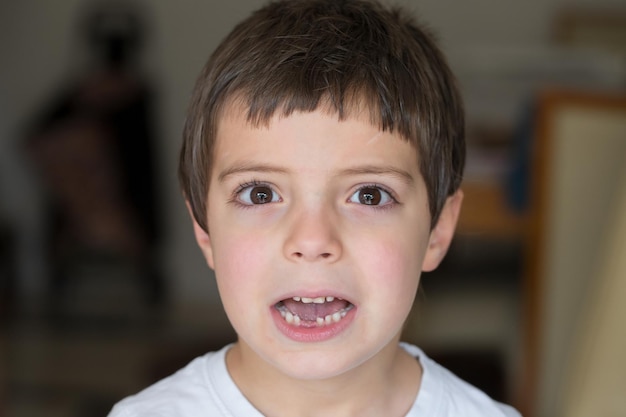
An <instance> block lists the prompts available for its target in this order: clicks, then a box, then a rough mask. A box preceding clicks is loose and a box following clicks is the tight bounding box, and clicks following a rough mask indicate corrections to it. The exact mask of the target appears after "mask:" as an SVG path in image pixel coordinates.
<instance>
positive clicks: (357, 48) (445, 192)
mask: <svg viewBox="0 0 626 417" xmlns="http://www.w3.org/2000/svg"><path fill="white" fill-rule="evenodd" d="M407 16H408V14H407V13H405V12H404V11H402V10H400V9H387V8H385V7H383V6H382V5H380V4H378V3H375V2H373V1H368V0H282V1H276V2H272V3H269V4H268V5H266V6H265V7H263V8H261V9H260V10H258V11H257V12H255V13H253V14H252V15H251V16H250V17H248V18H247V19H245V20H244V21H242V22H241V23H240V24H239V25H237V26H236V27H235V28H234V29H233V31H232V32H231V33H230V34H229V35H228V36H227V37H226V38H225V39H224V40H223V41H222V42H221V44H220V45H219V46H218V47H217V49H216V50H215V51H214V52H213V54H212V55H211V57H210V58H209V60H208V62H207V64H206V65H205V67H204V69H203V71H202V73H201V74H200V76H199V78H198V81H197V83H196V86H195V90H194V93H193V97H192V100H191V105H190V108H189V111H188V116H187V120H186V123H185V128H184V133H183V145H182V149H181V154H180V165H179V178H180V182H181V186H182V189H183V192H184V194H185V198H186V199H187V200H188V201H189V204H190V205H191V209H192V212H193V215H194V217H195V219H196V221H197V222H198V224H199V225H200V226H201V227H202V228H203V229H205V231H208V230H207V223H206V204H207V197H208V191H209V190H208V188H209V183H210V175H211V166H212V158H213V155H212V153H213V147H214V142H215V136H216V131H217V125H218V123H219V118H220V116H221V113H222V111H223V110H224V108H225V106H226V105H227V104H228V103H230V102H231V101H232V100H235V99H236V100H237V103H238V104H239V103H242V104H243V105H244V109H245V108H247V118H248V120H249V122H250V123H252V124H253V125H260V124H267V123H268V122H269V120H270V119H271V117H272V116H273V115H274V114H275V112H276V111H279V112H281V114H282V115H285V116H287V115H289V114H291V113H293V112H294V111H304V112H309V111H314V110H316V109H317V108H318V107H320V106H321V105H325V106H327V107H328V108H329V109H330V110H331V111H334V112H336V113H337V114H338V116H339V118H340V119H345V118H346V117H348V116H349V115H350V112H351V111H354V110H356V109H357V108H365V109H367V110H369V112H370V117H371V121H372V124H374V125H377V126H379V128H380V129H381V130H388V131H391V132H394V131H395V132H398V133H399V134H400V135H401V136H402V137H403V138H405V139H406V140H408V141H409V142H410V143H411V144H413V145H414V146H415V148H416V149H417V154H418V158H419V159H418V161H417V162H418V163H419V166H420V171H421V174H422V176H423V177H424V181H425V182H426V187H427V189H428V200H429V209H430V214H431V227H434V225H435V224H436V222H437V220H438V218H439V213H440V212H441V209H442V207H443V204H444V203H445V200H446V198H447V197H448V196H449V195H452V194H453V193H454V192H455V191H456V190H457V189H458V187H459V185H460V182H461V178H462V174H463V166H464V162H465V137H464V136H465V129H464V113H463V106H462V103H461V99H460V95H459V92H458V89H457V86H456V81H455V79H454V76H453V75H452V73H451V71H450V69H449V67H448V65H447V63H446V61H445V59H444V57H443V55H442V54H441V52H440V51H439V49H438V48H437V46H436V45H435V43H434V41H433V39H432V37H431V36H430V35H429V33H428V32H427V31H426V30H424V29H423V28H421V27H420V26H418V25H417V24H416V23H415V22H414V21H413V20H411V19H410V18H409V17H407Z"/></svg>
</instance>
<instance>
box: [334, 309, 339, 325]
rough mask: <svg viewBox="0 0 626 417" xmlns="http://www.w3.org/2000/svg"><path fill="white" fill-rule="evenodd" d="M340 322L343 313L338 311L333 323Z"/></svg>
mask: <svg viewBox="0 0 626 417" xmlns="http://www.w3.org/2000/svg"><path fill="white" fill-rule="evenodd" d="M339 320H341V313H340V312H339V311H338V312H336V313H334V314H333V321H334V322H335V323H337V322H338V321H339Z"/></svg>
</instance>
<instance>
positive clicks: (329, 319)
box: [324, 314, 333, 324]
mask: <svg viewBox="0 0 626 417" xmlns="http://www.w3.org/2000/svg"><path fill="white" fill-rule="evenodd" d="M332 322H333V316H331V315H330V314H329V315H327V316H326V317H324V323H326V324H330V323H332Z"/></svg>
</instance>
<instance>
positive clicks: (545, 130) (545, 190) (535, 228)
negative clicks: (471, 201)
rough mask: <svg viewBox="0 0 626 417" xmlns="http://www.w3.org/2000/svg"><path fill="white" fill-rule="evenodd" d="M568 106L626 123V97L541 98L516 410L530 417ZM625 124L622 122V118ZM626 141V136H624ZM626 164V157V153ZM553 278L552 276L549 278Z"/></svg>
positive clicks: (558, 94) (565, 94)
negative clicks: (561, 129) (556, 172)
mask: <svg viewBox="0 0 626 417" xmlns="http://www.w3.org/2000/svg"><path fill="white" fill-rule="evenodd" d="M566 108H577V109H582V110H589V111H608V112H613V111H618V112H623V115H624V120H626V95H624V94H617V93H606V94H605V93H598V92H595V93H591V92H570V91H547V92H544V93H543V94H541V95H540V96H539V98H538V113H537V119H536V124H535V132H536V134H535V137H534V139H533V141H534V143H533V144H534V146H533V154H532V156H531V158H532V167H533V169H532V176H531V186H530V190H531V195H530V210H529V217H528V228H527V231H526V233H527V235H526V267H525V269H526V270H525V279H524V301H523V310H524V311H523V312H522V314H523V317H524V321H525V324H524V329H523V332H524V346H523V352H524V358H523V364H522V381H521V383H520V392H519V395H518V400H517V404H516V405H517V407H518V408H519V409H520V411H521V412H522V414H523V415H524V416H526V417H532V416H535V415H537V414H536V412H537V407H538V401H539V400H540V398H538V396H539V395H538V389H539V388H540V385H541V383H542V381H541V373H542V366H544V358H543V353H544V352H542V346H543V344H544V341H545V340H544V331H545V327H546V326H547V325H546V309H545V306H546V302H547V301H548V300H547V299H546V298H547V295H546V293H547V278H548V277H546V270H547V269H546V267H547V265H548V263H549V262H550V261H551V260H550V259H549V258H548V255H547V253H548V249H549V248H548V243H547V242H548V237H547V236H546V233H547V232H546V231H547V230H548V229H549V226H550V224H549V222H550V217H549V214H548V213H549V212H550V209H551V207H550V204H551V203H550V196H551V194H552V193H553V189H552V188H551V187H552V186H553V185H552V182H553V178H552V177H553V172H551V169H552V168H553V163H554V161H555V157H556V156H558V154H559V152H560V150H559V149H556V146H557V144H556V143H555V138H554V135H555V126H556V119H557V117H558V115H559V112H561V111H563V109H566ZM620 120H621V119H620ZM624 142H625V143H626V137H625V138H624ZM624 162H626V153H625V154H624ZM550 278H551V277H550Z"/></svg>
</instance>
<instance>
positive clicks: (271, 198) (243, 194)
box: [238, 185, 280, 205]
mask: <svg viewBox="0 0 626 417" xmlns="http://www.w3.org/2000/svg"><path fill="white" fill-rule="evenodd" d="M238 198H239V200H240V201H241V202H242V203H243V204H246V205H256V204H267V203H275V202H277V201H280V198H279V197H278V195H277V194H276V193H275V192H274V191H272V189H271V188H270V187H269V186H267V185H250V186H247V187H245V188H243V189H241V191H239V193H238Z"/></svg>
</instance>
